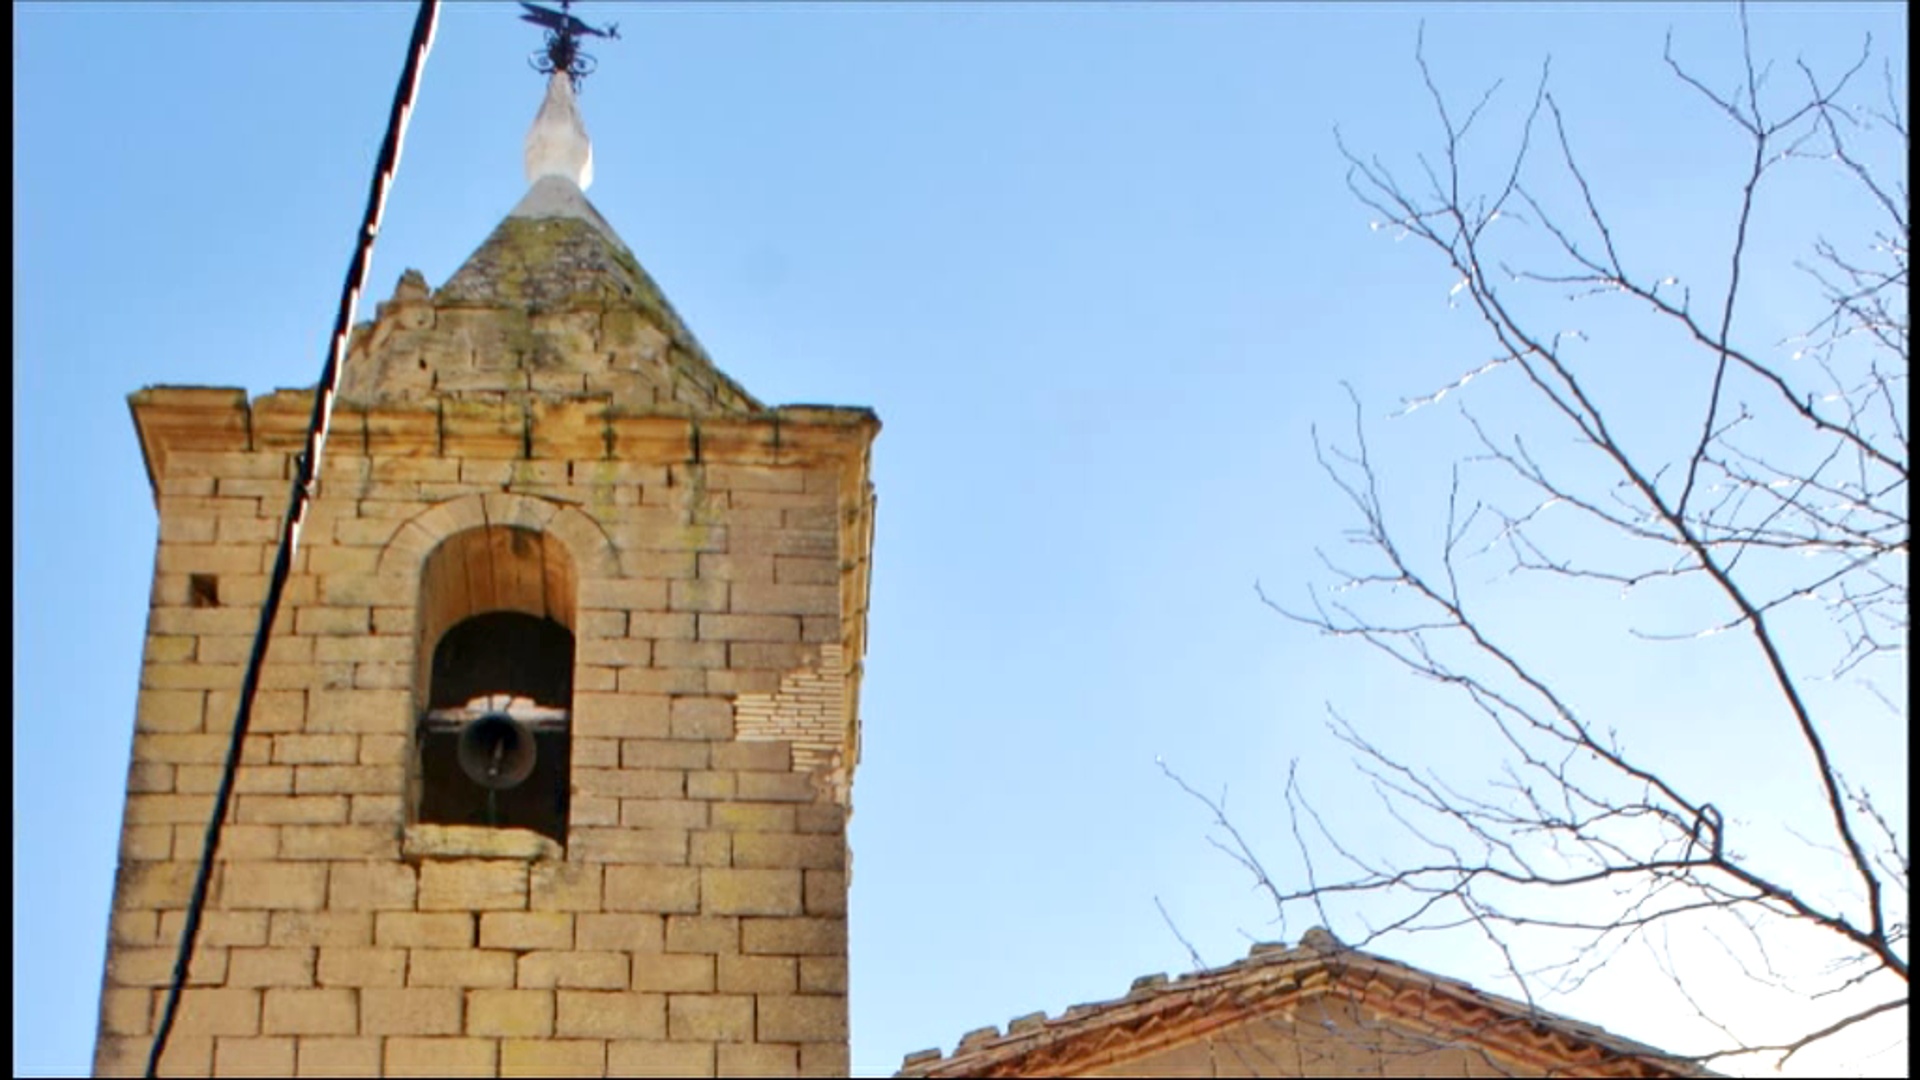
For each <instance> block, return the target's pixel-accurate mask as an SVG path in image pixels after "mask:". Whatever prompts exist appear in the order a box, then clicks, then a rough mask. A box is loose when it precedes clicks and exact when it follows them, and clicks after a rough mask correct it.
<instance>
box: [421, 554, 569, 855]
mask: <svg viewBox="0 0 1920 1080" xmlns="http://www.w3.org/2000/svg"><path fill="white" fill-rule="evenodd" d="M575 582H576V575H575V571H574V567H573V562H572V560H571V559H570V558H569V557H568V555H567V551H566V548H565V546H564V545H562V544H561V543H560V542H559V541H558V540H556V539H554V538H552V537H549V536H547V535H546V534H544V533H540V532H535V531H533V530H531V529H523V528H515V527H508V526H498V525H494V526H485V527H482V528H477V529H469V530H467V531H465V532H461V533H457V534H455V535H453V536H450V537H448V538H447V539H446V540H445V541H444V542H443V543H441V544H440V545H439V546H438V547H437V548H435V549H434V551H433V552H432V554H430V555H429V556H428V557H427V561H426V565H425V567H424V571H423V573H422V576H421V584H420V591H421V595H420V632H421V633H420V658H419V666H418V668H417V669H416V670H418V671H419V672H421V674H422V676H423V678H421V679H420V680H419V686H418V691H417V705H418V707H419V708H418V715H419V717H420V720H419V726H418V728H417V730H416V736H415V741H414V747H415V759H414V761H415V767H414V771H413V777H414V781H415V783H414V786H413V793H414V798H413V811H414V812H413V820H415V821H417V822H420V823H422V824H432V825H476V826H485V827H493V828H519V829H531V830H533V831H534V832H537V833H540V834H541V835H543V836H547V837H550V838H551V839H553V840H555V841H556V842H558V843H560V844H562V845H564V844H565V843H566V839H567V809H568V795H569V790H570V780H571V776H570V765H571V758H572V754H571V747H570V739H569V731H570V724H569V719H570V717H571V714H572V707H573V653H574V633H573V619H574V614H573V613H574V596H575Z"/></svg>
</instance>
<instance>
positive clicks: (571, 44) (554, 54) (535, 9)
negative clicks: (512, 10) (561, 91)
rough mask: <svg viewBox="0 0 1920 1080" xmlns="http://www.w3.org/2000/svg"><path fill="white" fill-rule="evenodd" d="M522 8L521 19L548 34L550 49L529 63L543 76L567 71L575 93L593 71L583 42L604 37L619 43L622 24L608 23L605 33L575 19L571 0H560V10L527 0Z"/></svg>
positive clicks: (533, 56) (590, 59) (535, 55)
mask: <svg viewBox="0 0 1920 1080" xmlns="http://www.w3.org/2000/svg"><path fill="white" fill-rule="evenodd" d="M520 6H521V7H523V8H526V9H527V12H526V14H524V15H522V16H520V18H522V19H523V20H525V21H527V22H530V23H532V24H534V25H535V26H538V27H542V28H544V29H545V30H546V32H547V47H546V48H545V49H541V50H537V51H536V52H534V54H533V55H532V56H531V57H529V58H528V59H527V62H528V63H529V64H532V65H533V70H535V71H537V72H539V73H540V74H542V75H552V74H554V73H555V72H562V71H564V72H566V75H567V79H568V81H570V82H572V83H573V88H574V89H575V90H578V89H580V80H581V79H584V78H586V77H587V76H589V75H591V74H593V69H594V59H593V57H591V56H589V55H587V54H586V53H583V52H581V51H580V39H581V38H583V37H603V38H607V39H609V40H618V39H619V37H620V24H619V23H609V24H608V25H607V28H606V29H605V30H601V29H598V28H597V27H593V26H589V25H587V24H586V23H585V22H582V21H581V20H579V19H577V18H575V17H574V16H573V15H572V14H570V13H569V12H568V11H567V8H568V7H570V6H572V5H571V0H560V10H559V11H555V10H553V9H552V8H543V7H540V6H538V5H536V4H529V3H526V2H525V0H521V4H520Z"/></svg>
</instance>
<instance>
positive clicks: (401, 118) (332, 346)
mask: <svg viewBox="0 0 1920 1080" xmlns="http://www.w3.org/2000/svg"><path fill="white" fill-rule="evenodd" d="M439 12H440V4H439V0H420V12H419V14H418V15H417V16H416V17H415V18H414V22H413V39H412V41H411V43H410V44H409V45H408V46H407V66H406V70H405V71H403V72H402V73H401V76H400V85H399V86H398V87H397V88H396V89H395V90H394V93H393V111H392V112H391V113H390V114H389V115H388V117H387V137H386V140H385V142H383V143H382V144H381V146H380V161H379V164H378V165H376V166H375V167H374V171H373V183H372V186H371V188H370V190H369V191H368V192H367V211H366V215H365V216H364V218H363V219H362V222H361V225H360V233H359V237H358V240H357V242H356V243H355V245H354V253H353V261H352V262H351V263H349V264H348V266H347V280H346V284H345V285H344V286H343V287H342V288H341V290H340V309H339V314H338V316H337V317H336V318H335V320H334V324H333V337H332V338H331V339H330V341H329V346H328V350H327V363H326V366H325V367H324V368H322V369H321V371H320V382H319V384H318V385H317V386H315V387H314V394H313V416H312V417H311V418H310V419H309V420H308V422H307V437H306V443H305V445H304V446H303V447H302V449H301V452H300V455H299V457H298V458H296V459H295V461H294V478H293V492H292V495H291V496H290V497H289V499H288V502H287V513H286V516H285V517H284V518H283V519H282V520H281V525H280V552H279V554H278V555H277V556H276V557H275V558H274V561H273V573H272V576H270V577H269V578H268V580H267V595H266V599H265V600H264V601H262V603H261V606H260V625H259V627H258V628H257V629H256V630H255V631H254V635H253V651H252V652H251V653H250V654H249V655H248V657H247V670H246V675H245V677H244V678H243V679H242V680H241V682H240V702H239V705H238V707H237V708H236V709H235V712H234V717H233V738H232V740H231V741H230V742H229V743H228V745H227V759H226V764H225V767H224V768H223V769H222V770H221V773H220V787H219V789H218V791H217V792H216V793H215V795H214V797H213V816H212V818H211V819H210V820H209V821H208V822H207V841H206V845H205V846H204V847H203V848H202V849H201V852H200V866H199V869H198V871H197V872H196V873H195V874H194V879H193V894H192V896H191V897H190V898H189V899H188V901H187V912H186V922H185V924H184V925H183V926H182V927H181V928H180V954H179V957H178V958H177V959H176V960H175V961H174V965H173V979H172V981H171V982H169V983H168V985H167V1002H166V1007H165V1008H164V1009H163V1010H162V1012H161V1014H160V1024H159V1029H158V1031H157V1032H156V1033H155V1034H154V1037H153V1050H152V1053H151V1054H149V1056H148V1058H147V1073H146V1074H147V1075H148V1076H150V1077H152V1076H158V1075H159V1069H160V1058H161V1055H163V1054H165V1053H166V1050H167V1037H168V1036H169V1035H171V1034H172V1033H173V1022H174V1018H175V1016H176V1015H177V1014H178V1012H179V1008H180V995H181V992H182V990H183V989H184V988H185V987H186V984H187V968H188V966H189V964H190V963H191V962H192V960H193V951H194V944H195V942H196V941H197V940H198V938H199V936H200V917H201V914H202V913H203V912H204V911H205V910H206V905H207V886H208V883H209V882H210V881H211V880H212V878H213V866H214V862H213V860H214V855H215V853H216V852H218V851H219V850H220V831H221V826H222V825H223V824H224V822H225V821H226V817H227V807H228V805H229V804H230V803H231V802H232V801H233V784H234V777H235V774H236V773H237V772H238V771H239V768H240V751H241V749H242V746H243V744H244V743H245V742H246V738H247V725H248V723H249V722H250V721H251V720H252V718H253V696H254V691H255V690H256V689H258V687H259V685H260V669H261V666H262V665H263V664H264V663H265V661H266V656H267V643H268V640H269V638H270V637H271V635H272V633H273V624H274V620H275V617H276V616H278V614H279V612H280V595H281V593H282V592H284V591H285V590H286V584H287V574H288V572H289V571H290V570H291V569H292V567H293V554H294V548H295V546H296V545H298V544H299V542H300V527H301V525H302V524H303V523H304V522H305V520H306V513H307V506H308V504H309V502H310V501H311V500H312V498H313V484H314V480H315V478H316V477H318V476H319V475H320V453H321V450H322V449H323V448H324V447H325V446H326V442H327V427H328V424H329V422H330V421H331V420H332V418H333V399H334V393H335V391H336V390H337V389H338V388H339V385H340V372H341V369H342V368H343V367H344V366H345V365H346V359H347V336H348V334H349V333H350V332H351V331H352V329H353V316H354V310H355V309H356V308H357V307H358V306H359V302H360V291H361V288H362V287H363V286H364V285H365V284H366V280H367V270H368V268H369V267H370V266H371V264H372V262H373V242H374V239H375V238H376V237H377V236H379V234H380V218H381V216H382V214H384V213H385V211H386V205H387V192H388V190H389V189H390V188H391V187H392V186H393V176H394V172H395V171H396V170H397V169H398V168H399V166H400V144H401V143H402V142H403V141H404V140H405V138H406V134H407V119H408V117H409V116H410V115H411V114H412V112H413V101H414V97H415V96H416V94H417V92H418V90H419V86H420V71H421V69H422V68H423V67H425V66H426V62H427V52H428V50H429V49H431V48H432V47H433V29H434V24H435V22H436V20H437V19H438V17H439Z"/></svg>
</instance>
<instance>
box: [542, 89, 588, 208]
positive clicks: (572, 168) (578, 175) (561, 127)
mask: <svg viewBox="0 0 1920 1080" xmlns="http://www.w3.org/2000/svg"><path fill="white" fill-rule="evenodd" d="M545 176H558V177H562V178H564V179H567V180H571V181H573V183H574V185H575V186H576V187H578V188H579V189H580V190H582V191H585V190H586V189H587V185H589V184H591V183H593V143H591V142H589V141H588V140H587V126H586V125H585V124H583V123H581V122H580V107H579V105H578V104H577V103H575V101H574V98H573V82H572V80H570V79H568V78H567V76H566V73H565V72H559V71H556V72H554V73H553V76H552V78H549V79H548V80H547V98H546V100H545V101H543V102H541V103H540V113H539V115H538V116H535V117H534V118H533V127H532V128H531V129H529V130H528V131H527V183H528V184H530V185H531V184H535V183H538V182H539V180H540V178H541V177H545Z"/></svg>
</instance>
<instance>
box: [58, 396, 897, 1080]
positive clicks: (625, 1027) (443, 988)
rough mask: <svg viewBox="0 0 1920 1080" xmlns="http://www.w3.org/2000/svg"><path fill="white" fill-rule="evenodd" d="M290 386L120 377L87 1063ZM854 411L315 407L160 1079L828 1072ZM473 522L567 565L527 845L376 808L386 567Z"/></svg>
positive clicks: (192, 756)
mask: <svg viewBox="0 0 1920 1080" xmlns="http://www.w3.org/2000/svg"><path fill="white" fill-rule="evenodd" d="M310 401H311V399H310V398H309V397H308V396H307V395H305V394H296V393H281V394H277V395H270V396H268V397H266V398H262V399H260V400H259V401H257V402H254V403H252V404H251V405H249V403H248V402H247V401H246V400H245V395H244V394H243V393H242V392H240V391H230V390H207V389H188V388H175V389H166V388H160V389H151V390H147V391H143V392H141V393H140V394H137V395H135V396H134V400H133V409H134V413H135V420H136V423H137V425H138V426H139V428H140V432H141V438H142V443H143V447H144V449H145V451H146V454H147V460H148V467H149V471H150V474H151V476H152V480H153V483H154V489H155V493H156V500H157V504H158V508H159V517H160V531H159V539H160V543H159V550H158V553H157V555H156V559H155V568H154V578H153V593H152V611H151V615H150V618H149V624H148V636H147V641H146V652H145V657H144V662H143V666H142V669H141V672H140V695H139V706H138V712H137V716H136V718H135V731H134V736H133V754H132V764H131V767H130V769H129V773H128V798H127V805H126V819H125V827H124V832H123V835H122V841H121V851H120V857H121V865H120V871H119V876H118V880H117V884H116V889H115V895H114V905H113V916H112V927H111V942H110V947H109V953H108V964H107V971H106V980H105V989H104V995H103V999H102V1006H101V1037H100V1042H99V1048H98V1054H97V1060H96V1068H97V1071H98V1072H99V1073H101V1074H103V1075H132V1074H137V1073H138V1072H139V1071H140V1070H141V1068H143V1066H144V1063H145V1057H146V1054H147V1052H148V1049H149V1046H150V1044H151V1039H152V1036H153V1032H154V1026H155V1022H156V1019H157V1013H158V1010H159V1006H160V1003H161V1000H162V998H163V995H164V992H165V986H166V984H167V981H168V978H169V976H170V973H171V969H172V966H173V962H174V957H175V950H176V948H177V943H178V941H179V934H180V930H181V925H182V920H183V912H184V908H185V906H186V903H187V898H188V894H189V891H190V888H191V885H192V880H193V875H194V870H195V865H196V860H197V859H198V857H199V854H200V848H201V844H202V840H203V836H204V830H205V825H206V820H207V816H208V814H209V813H210V811H211V806H212V797H213V796H212V793H213V791H214V789H215V786H216V785H217V783H218V782H219V772H220V765H221V761H222V760H223V757H224V755H225V752H226V747H227V743H228V732H229V731H230V730H231V723H232V718H233V713H234V707H235V695H236V692H237V688H238V686H239V684H240V679H241V673H242V669H243V667H244V664H245V662H246V657H247V653H248V649H249V647H250V645H251V641H252V633H253V630H254V625H255V621H256V620H257V618H258V605H259V603H260V600H261V598H262V596H263V594H264V591H265V587H266V581H267V578H266V574H267V571H268V569H269V568H270V566H271V564H272V561H273V558H274V554H275V541H276V540H277V536H278V519H279V515H280V513H281V511H282V508H283V507H284V505H285V500H286V497H287V486H288V483H289V477H290V476H291V472H290V470H291V455H292V453H293V452H294V450H295V449H296V447H297V446H298V443H299V436H300V432H301V430H302V427H303V424H304V420H305V416H306V410H307V409H308V408H309V407H310ZM877 426H878V425H877V423H876V422H875V421H874V420H873V419H872V417H871V414H868V413H866V412H864V411H863V410H845V409H812V408H807V409H787V410H776V411H770V412H765V413H760V414H755V415H753V416H747V417H730V418H728V419H726V420H725V421H720V420H711V421H702V420H700V419H698V418H695V417H689V416H660V415H645V416H625V415H621V414H619V412H618V411H617V410H615V409H613V408H611V407H610V406H608V405H607V404H605V403H604V402H593V401H573V402H556V403H550V404H548V405H544V406H540V407H523V406H513V407H511V408H507V407H504V406H503V407H502V408H501V409H499V410H497V411H495V412H491V413H489V412H487V410H486V407H485V405H484V403H480V404H475V405H472V407H471V408H468V409H467V410H466V411H464V412H461V411H453V412H449V411H444V410H440V409H437V408H407V407H393V408H378V409H367V410H360V411H355V410H352V409H342V410H341V411H340V412H339V413H338V414H337V416H336V427H335V431H334V434H333V436H332V439H331V441H330V442H329V444H328V448H327V455H326V458H325V461H324V470H323V476H322V480H321V483H320V488H319V492H318V498H317V499H316V500H315V502H314V503H313V504H312V509H311V511H310V514H309V517H308V520H307V522H306V524H305V526H304V529H303V535H302V546H301V549H300V552H299V555H298V558H297V561H296V565H295V574H294V576H293V578H292V579H291V580H290V581H289V583H288V586H287V590H286V594H285V601H284V605H283V607H282V610H281V613H280V616H279V620H278V622H277V624H276V626H275V629H274V634H273V639H272V644H271V648H270V650H269V654H268V656H269V660H268V664H267V667H266V669H265V672H264V678H263V682H262V684H261V691H260V694H259V697H258V700H257V704H256V707H255V712H254V716H253V721H252V726H251V730H250V732H249V735H248V737H247V740H246V745H245V752H244V758H243V761H244V764H243V766H242V768H241V770H240V773H239V776H238V787H237V796H236V798H235V800H234V803H233V807H232V813H231V816H230V817H229V818H228V821H227V824H226V828H225V838H224V841H223V843H222V845H221V853H220V859H219V863H218V867H217V871H216V873H215V876H214V879H213V887H212V894H211V899H210V902H209V905H208V908H207V913H206V918H205V922H204V925H203V928H202V931H201V937H200V945H199V948H198V951H197V953H196V955H195V958H194V962H193V964H192V970H191V978H190V989H189V990H188V992H187V993H186V995H185V998H184V1003H183V1009H182V1011H181V1013H180V1017H179V1021H178V1023H177V1026H176V1027H175V1029H174V1034H173V1036H172V1039H171V1044H170V1049H169V1052H168V1054H167V1056H166V1058H165V1059H164V1061H163V1063H162V1073H163V1075H174V1076H209V1075H247V1076H323V1075H326V1076H332V1075H363V1076H370V1075H394V1076H398V1075H476V1076H492V1075H501V1076H518V1075H548V1076H552V1075H574V1076H603V1075H604V1076H637V1075H675V1076H711V1075H722V1076H725V1075H762V1076H795V1075H845V1074H846V1070H847V1068H848V1050H847V1046H848V1044H847V1007H846V992H847V933H846V921H845V920H846V898H847V876H846V866H847V850H846V831H845V826H846V818H847V813H848V809H849V808H848V804H847V799H848V789H849V784H850V781H851V775H852V769H853V766H854V764H855V761H856V759H857V753H858V739H857V719H856V715H855V707H856V702H857V700H858V678H859V663H858V660H859V657H860V656H861V655H862V654H863V652H864V633H865V629H864V628H865V605H866V582H867V557H868V546H869V543H870V536H871V533H870V528H871V505H872V497H871V492H870V488H869V486H868V481H867V451H868V446H869V444H870V442H871V439H872V437H873V434H874V432H875V431H876V430H877ZM499 525H508V526H512V527H516V528H521V529H529V530H534V531H536V532H539V533H540V534H542V535H543V537H544V538H545V540H544V542H545V543H548V544H553V543H558V544H560V545H562V547H563V548H564V551H565V554H566V557H567V558H566V560H565V561H566V562H567V563H569V564H570V565H571V567H572V574H573V575H574V577H575V578H576V579H577V580H575V581H574V582H573V583H572V584H573V588H574V589H575V590H576V592H577V595H575V596H573V597H571V598H569V602H570V603H571V605H572V606H571V607H570V608H566V609H565V611H566V614H567V616H568V617H569V619H570V621H571V627H572V630H573V632H574V634H575V641H576V649H575V668H574V699H573V712H572V740H573V741H572V789H571V790H572V797H571V822H570V826H571V827H570V830H569V835H568V842H567V844H566V845H565V848H564V850H560V849H558V848H557V846H556V845H554V844H552V842H551V841H545V840H544V839H543V838H540V837H538V836H535V835H534V834H531V833H526V834H521V835H517V836H516V835H507V834H504V833H503V832H501V831H494V830H478V829H471V828H469V829H460V828H454V827H439V828H437V829H436V828H435V827H430V826H419V825H415V824H412V823H411V822H410V816H411V811H410V809H409V808H410V806H411V805H412V798H413V792H412V791H411V790H410V785H412V784H414V783H416V781H415V780H414V779H413V777H414V775H415V772H414V770H413V769H412V767H411V765H410V763H411V761H412V732H413V725H414V721H415V718H416V710H417V709H418V708H419V707H420V703H421V700H422V699H421V697H420V693H421V690H420V680H421V678H422V673H421V665H422V656H423V655H431V646H432V643H431V642H430V641H426V640H425V639H424V634H425V631H424V630H423V627H425V626H427V625H428V624H429V623H434V624H438V623H444V622H445V621H446V620H445V619H435V618H430V617H427V616H423V614H422V603H423V602H426V603H428V604H429V606H431V603H432V597H431V596H430V595H427V594H428V593H430V592H431V590H427V589H424V587H423V583H422V580H421V568H422V566H423V565H424V564H425V563H426V561H427V556H428V554H429V553H430V552H432V551H434V550H435V549H436V548H437V547H438V546H439V545H440V544H442V543H445V542H446V541H448V540H449V539H450V538H452V537H456V536H459V535H462V534H463V532H465V531H467V530H471V529H475V528H486V527H488V526H499ZM465 602H466V601H463V603H465ZM434 632H436V633H437V632H439V630H438V629H436V630H435V631H434ZM743 701H744V702H749V703H751V708H750V709H749V710H748V718H747V719H744V720H743V717H742V711H741V703H742V702H743ZM789 714H790V715H789ZM789 733H792V737H788V736H789ZM802 736H804V737H802ZM796 743H798V744H799V746H800V749H799V750H798V751H796V748H795V747H796ZM483 834H484V835H483Z"/></svg>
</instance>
